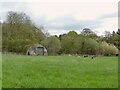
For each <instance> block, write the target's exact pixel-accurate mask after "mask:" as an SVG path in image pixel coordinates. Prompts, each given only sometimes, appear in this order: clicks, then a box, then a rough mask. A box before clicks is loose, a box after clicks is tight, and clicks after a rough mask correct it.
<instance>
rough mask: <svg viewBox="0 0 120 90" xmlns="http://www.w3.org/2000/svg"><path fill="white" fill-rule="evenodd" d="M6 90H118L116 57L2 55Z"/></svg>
mask: <svg viewBox="0 0 120 90" xmlns="http://www.w3.org/2000/svg"><path fill="white" fill-rule="evenodd" d="M2 78H3V88H117V87H118V58H117V57H96V58H94V59H91V58H90V57H87V58H83V57H75V56H45V57H44V56H43V57H42V56H17V55H3V77H2Z"/></svg>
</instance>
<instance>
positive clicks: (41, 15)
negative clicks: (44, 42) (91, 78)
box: [0, 0, 118, 35]
mask: <svg viewBox="0 0 120 90" xmlns="http://www.w3.org/2000/svg"><path fill="white" fill-rule="evenodd" d="M8 11H17V12H25V13H26V14H27V15H28V16H30V17H31V19H32V20H33V22H34V23H36V25H38V26H43V27H44V28H45V30H47V31H48V32H49V33H50V34H51V35H59V34H63V33H67V32H69V31H71V30H75V31H76V32H77V33H80V32H81V31H82V30H83V29H84V28H90V29H91V30H93V31H94V32H96V33H97V34H98V35H104V32H105V31H110V32H112V31H113V30H114V31H117V30H118V1H117V0H79V1H78V0H49V1H47V0H39V1H38V0H31V1H28V0H17V1H16V0H1V1H0V19H1V20H2V21H4V20H5V19H6V15H7V12H8Z"/></svg>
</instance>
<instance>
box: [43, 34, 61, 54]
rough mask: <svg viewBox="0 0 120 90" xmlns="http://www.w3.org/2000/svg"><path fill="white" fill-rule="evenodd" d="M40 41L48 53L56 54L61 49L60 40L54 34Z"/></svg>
mask: <svg viewBox="0 0 120 90" xmlns="http://www.w3.org/2000/svg"><path fill="white" fill-rule="evenodd" d="M41 43H42V45H44V46H45V47H46V48H47V50H48V54H49V55H57V54H58V53H59V50H60V49H61V43H60V40H59V38H57V37H55V36H51V37H48V38H47V39H45V40H44V41H42V42H41Z"/></svg>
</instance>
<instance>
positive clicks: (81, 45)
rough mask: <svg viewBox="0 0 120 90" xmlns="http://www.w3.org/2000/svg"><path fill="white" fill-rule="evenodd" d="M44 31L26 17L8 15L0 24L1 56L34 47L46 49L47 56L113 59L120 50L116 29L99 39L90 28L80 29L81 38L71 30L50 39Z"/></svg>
mask: <svg viewBox="0 0 120 90" xmlns="http://www.w3.org/2000/svg"><path fill="white" fill-rule="evenodd" d="M43 30H44V28H43V27H41V26H37V25H36V24H35V23H33V22H32V20H31V18H30V17H29V16H27V15H26V14H25V13H23V12H19V13H18V12H13V11H10V12H8V14H7V19H6V20H5V21H4V22H3V23H2V50H3V52H15V53H21V54H25V53H26V51H27V49H28V48H29V47H30V46H32V45H34V44H42V45H43V46H45V47H46V49H47V51H48V54H49V55H61V54H73V55H75V54H89V55H115V54H118V52H119V50H120V45H119V44H120V43H119V37H120V30H119V29H118V31H117V32H115V31H113V33H110V32H108V31H106V32H105V36H98V35H97V34H96V33H95V32H93V31H92V30H91V29H89V28H85V29H83V30H82V31H81V33H80V34H78V33H77V32H75V31H74V30H71V31H70V32H68V33H66V34H62V35H59V36H57V35H54V36H51V35H49V34H48V33H47V32H45V30H44V31H43Z"/></svg>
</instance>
